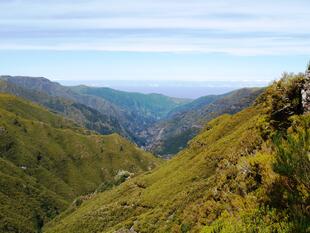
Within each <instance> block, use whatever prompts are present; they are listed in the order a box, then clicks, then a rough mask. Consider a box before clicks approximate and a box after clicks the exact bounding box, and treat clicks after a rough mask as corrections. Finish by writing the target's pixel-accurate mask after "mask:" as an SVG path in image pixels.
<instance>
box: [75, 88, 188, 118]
mask: <svg viewBox="0 0 310 233" xmlns="http://www.w3.org/2000/svg"><path fill="white" fill-rule="evenodd" d="M70 89H71V90H73V91H75V92H77V93H79V94H84V95H92V96H97V97H100V98H102V99H104V100H108V101H109V102H111V103H113V104H115V105H116V106H119V107H121V108H122V109H125V110H127V111H129V112H133V113H135V114H137V115H140V117H149V118H150V119H152V120H158V119H161V118H163V117H165V116H166V115H167V113H169V112H170V111H171V110H172V109H174V108H176V107H179V106H181V105H183V104H187V103H189V102H191V100H188V99H181V98H172V97H168V96H164V95H161V94H141V93H133V92H124V91H118V90H114V89H111V88H107V87H88V86H75V87H70Z"/></svg>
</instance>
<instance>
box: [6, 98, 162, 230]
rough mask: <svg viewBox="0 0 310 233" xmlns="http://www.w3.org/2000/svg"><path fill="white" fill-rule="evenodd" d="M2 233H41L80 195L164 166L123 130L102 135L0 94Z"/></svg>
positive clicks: (32, 105) (35, 106) (27, 103)
mask: <svg viewBox="0 0 310 233" xmlns="http://www.w3.org/2000/svg"><path fill="white" fill-rule="evenodd" d="M0 163H1V166H0V182H1V185H0V187H1V190H0V203H1V205H0V208H1V211H0V216H1V218H0V219H1V220H0V223H1V224H0V225H1V227H0V232H35V231H36V230H38V229H40V227H42V225H43V224H44V223H46V222H47V221H48V220H50V219H51V218H53V217H54V216H55V215H57V214H58V213H60V212H61V211H62V210H64V208H65V207H67V206H68V205H69V203H71V202H72V201H73V199H74V198H75V197H77V196H79V195H82V194H87V193H90V192H92V191H94V190H95V189H96V188H97V187H98V186H99V185H100V184H101V183H102V182H105V181H109V180H112V181H113V179H114V176H115V175H116V174H117V173H118V172H119V170H125V171H129V172H131V173H135V174H137V173H139V172H142V171H148V170H150V169H152V168H153V167H155V166H156V164H158V160H157V159H156V158H155V157H153V156H152V155H151V154H148V153H145V152H144V151H142V150H140V149H138V148H137V147H136V146H134V145H133V144H132V143H130V142H128V141H127V140H125V139H124V138H122V137H120V136H118V135H117V134H112V135H108V136H100V135H97V134H94V133H92V132H91V131H87V130H84V129H82V128H79V127H77V126H76V125H75V124H74V123H72V122H70V121H68V120H65V119H64V118H62V117H59V116H57V115H55V114H52V113H50V112H49V111H47V110H45V109H43V108H41V107H39V106H37V105H34V104H31V103H30V102H26V101H23V100H21V99H19V98H17V97H13V96H10V95H5V94H1V95H0Z"/></svg>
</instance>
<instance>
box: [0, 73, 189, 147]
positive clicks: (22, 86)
mask: <svg viewBox="0 0 310 233" xmlns="http://www.w3.org/2000/svg"><path fill="white" fill-rule="evenodd" d="M0 81H1V83H0V91H1V92H6V93H10V94H13V95H17V96H21V97H23V98H26V99H29V100H31V101H34V102H37V103H39V104H42V105H44V106H45V107H48V108H49V109H51V110H53V111H56V112H58V113H61V114H62V115H64V116H66V117H69V118H71V119H73V120H74V121H76V122H78V123H79V124H81V125H83V126H84V127H87V128H88V129H91V130H95V131H97V132H99V133H103V134H109V133H111V132H116V133H118V134H120V135H122V136H124V137H126V138H128V139H130V140H131V141H133V142H135V143H136V144H138V145H142V144H143V143H144V142H145V138H144V137H143V136H141V134H140V133H141V132H142V131H143V130H145V129H146V128H148V127H149V126H150V125H152V124H154V123H155V122H156V121H157V120H159V119H161V118H163V117H164V116H165V115H166V114H167V113H168V112H169V111H171V110H172V109H173V108H175V107H178V106H181V105H183V104H186V103H188V102H189V100H186V99H177V98H171V97H167V96H164V95H158V94H150V95H145V94H140V93H130V92H123V91H117V90H113V89H110V88H91V87H86V86H78V87H66V86H62V85H60V84H59V83H57V82H52V81H50V80H48V79H46V78H42V77H37V78H36V77H25V76H0ZM5 83H6V84H5Z"/></svg>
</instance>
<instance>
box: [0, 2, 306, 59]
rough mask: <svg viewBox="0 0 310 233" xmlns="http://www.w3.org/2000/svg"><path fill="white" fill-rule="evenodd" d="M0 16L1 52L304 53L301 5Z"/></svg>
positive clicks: (14, 10)
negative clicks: (7, 50) (19, 50)
mask: <svg viewBox="0 0 310 233" xmlns="http://www.w3.org/2000/svg"><path fill="white" fill-rule="evenodd" d="M0 9H1V12H2V13H1V15H0V49H36V50H38V49H47V50H99V51H137V52H204V53H210V52H218V53H230V54H238V55H259V54H309V50H310V49H309V48H310V46H309V45H310V43H309V42H308V41H309V37H310V24H309V21H310V2H309V1H308V0H296V1H289V0H281V1H280V0H269V1H267V0H262V1H256V2H253V1H245V0H218V1H216V2H215V1H207V0H192V1H185V0H165V1H164V0H157V1H151V0H131V1H126V0H114V1H107V0H104V1H99V0H90V1H86V0H75V1H73V0H63V1H60V0H53V1H52V0H47V1H44V3H42V1H39V0H30V1H29V0H27V1H26V0H12V1H8V0H6V1H0ZM110 30H114V31H113V33H111V31H110ZM143 30H150V32H145V31H143ZM212 31H217V32H219V33H217V34H216V33H213V34H212V33H211V35H210V33H208V32H212ZM167 32H169V33H167Z"/></svg>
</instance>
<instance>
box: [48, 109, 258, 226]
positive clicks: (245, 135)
mask: <svg viewBox="0 0 310 233" xmlns="http://www.w3.org/2000/svg"><path fill="white" fill-rule="evenodd" d="M258 120H259V110H257V109H253V108H251V109H247V110H246V111H243V112H241V113H239V114H237V115H235V116H228V115H225V116H222V117H220V118H217V119H216V120H214V121H212V122H211V123H210V124H209V129H208V130H206V131H205V132H204V133H202V134H200V135H199V136H197V137H196V138H195V139H194V140H193V141H192V142H191V143H190V146H189V148H187V149H186V150H184V151H182V152H181V153H180V154H178V155H177V156H176V158H174V159H172V161H170V162H168V163H167V164H165V165H163V166H162V167H161V168H160V169H158V170H156V171H155V172H153V173H152V174H149V175H144V176H141V177H139V178H136V179H133V180H131V181H129V182H126V183H125V184H123V185H121V186H120V187H118V188H116V189H114V190H112V191H110V192H106V193H103V194H100V195H98V196H97V197H95V198H94V199H93V200H90V201H88V202H87V203H85V204H83V205H82V206H81V207H79V208H78V209H77V210H76V211H74V212H73V213H70V214H68V215H67V216H63V218H58V221H54V222H53V223H52V224H50V225H48V227H47V228H46V232H113V231H114V230H117V229H120V228H123V227H124V228H127V229H129V228H130V227H131V226H134V229H135V230H136V231H138V232H171V231H172V229H176V230H180V229H181V227H182V225H184V224H190V225H192V227H193V228H195V229H199V228H201V227H202V226H203V225H204V224H206V222H207V221H208V219H210V220H212V218H215V216H216V211H217V209H216V208H214V209H213V208H211V209H210V210H208V209H209V205H208V204H206V203H205V202H206V201H207V200H208V197H210V199H213V197H212V196H213V195H215V193H214V190H215V189H216V185H217V184H218V182H217V179H219V178H220V176H221V174H218V173H217V170H218V169H219V166H220V165H221V164H222V166H225V163H231V162H234V161H237V160H238V158H239V157H240V156H241V155H244V156H245V155H248V154H250V153H252V152H253V150H254V149H255V148H256V146H258V145H259V142H260V137H259V134H257V132H256V130H257V129H256V128H255V124H256V122H257V121H258ZM218 195H220V194H218ZM211 197H212V198H211ZM207 211H211V212H212V214H211V213H209V214H207V213H208V212H207ZM213 212H214V213H213ZM212 215H214V217H212ZM210 220H209V221H210Z"/></svg>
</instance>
